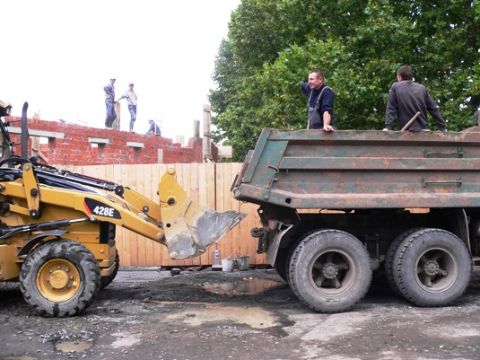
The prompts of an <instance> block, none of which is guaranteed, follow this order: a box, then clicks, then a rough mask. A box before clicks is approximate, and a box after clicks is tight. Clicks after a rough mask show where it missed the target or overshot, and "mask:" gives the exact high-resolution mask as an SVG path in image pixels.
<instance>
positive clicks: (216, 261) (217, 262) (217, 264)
mask: <svg viewBox="0 0 480 360" xmlns="http://www.w3.org/2000/svg"><path fill="white" fill-rule="evenodd" d="M213 267H221V265H220V250H218V249H215V251H214V252H213Z"/></svg>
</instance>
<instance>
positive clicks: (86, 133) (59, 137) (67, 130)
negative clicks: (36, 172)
mask: <svg viewBox="0 0 480 360" xmlns="http://www.w3.org/2000/svg"><path fill="white" fill-rule="evenodd" d="M7 120H8V122H9V123H10V129H11V131H10V133H11V134H10V137H11V139H12V141H13V143H14V151H15V153H16V154H18V155H20V153H21V148H20V135H19V134H18V133H19V132H20V129H19V128H20V118H17V117H10V118H8V119H7ZM28 127H29V131H30V136H31V137H33V136H37V137H38V136H41V137H43V138H48V144H45V143H41V144H40V145H39V149H40V151H41V153H42V154H43V155H44V156H45V157H46V159H47V161H48V163H50V164H58V165H100V164H154V163H200V162H202V139H201V138H192V139H190V140H189V142H188V145H187V146H185V147H182V146H181V145H180V144H177V143H174V142H173V140H172V139H168V138H164V137H156V136H147V135H142V134H136V133H130V132H126V131H118V130H112V129H98V128H93V127H87V126H81V125H76V124H67V123H62V122H58V121H45V120H37V119H29V120H28ZM28 148H29V149H31V144H29V147H28Z"/></svg>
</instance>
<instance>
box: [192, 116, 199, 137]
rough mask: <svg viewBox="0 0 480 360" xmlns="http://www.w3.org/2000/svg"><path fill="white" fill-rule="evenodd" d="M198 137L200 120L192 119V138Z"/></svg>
mask: <svg viewBox="0 0 480 360" xmlns="http://www.w3.org/2000/svg"><path fill="white" fill-rule="evenodd" d="M199 137H200V120H193V138H194V139H198V138H199Z"/></svg>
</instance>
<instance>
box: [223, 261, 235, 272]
mask: <svg viewBox="0 0 480 360" xmlns="http://www.w3.org/2000/svg"><path fill="white" fill-rule="evenodd" d="M222 271H226V272H232V271H233V260H232V259H222Z"/></svg>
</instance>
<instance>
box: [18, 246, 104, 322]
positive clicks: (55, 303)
mask: <svg viewBox="0 0 480 360" xmlns="http://www.w3.org/2000/svg"><path fill="white" fill-rule="evenodd" d="M99 289H100V270H99V267H98V263H97V261H96V259H95V257H94V256H93V255H92V253H91V252H90V251H89V250H87V249H86V248H85V247H84V246H83V245H81V244H78V243H75V242H73V241H70V240H65V239H62V240H58V241H49V242H47V243H45V244H43V245H40V246H39V247H38V248H37V249H35V250H33V252H31V253H30V254H29V255H28V256H27V259H26V260H25V262H24V263H23V265H22V269H21V272H20V290H21V291H22V293H23V297H24V299H25V301H26V302H27V303H29V304H30V305H32V306H33V307H34V308H35V309H36V310H37V311H38V312H39V313H40V314H42V315H48V316H54V317H64V316H73V315H77V314H78V313H80V312H81V311H82V310H84V309H85V308H86V307H87V306H88V305H89V304H90V302H91V301H92V299H93V297H94V296H95V295H96V293H97V292H98V290H99Z"/></svg>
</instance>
